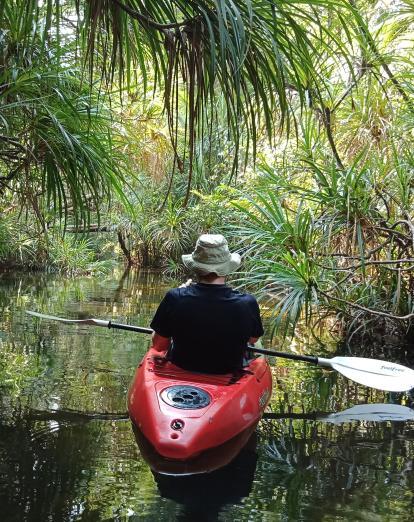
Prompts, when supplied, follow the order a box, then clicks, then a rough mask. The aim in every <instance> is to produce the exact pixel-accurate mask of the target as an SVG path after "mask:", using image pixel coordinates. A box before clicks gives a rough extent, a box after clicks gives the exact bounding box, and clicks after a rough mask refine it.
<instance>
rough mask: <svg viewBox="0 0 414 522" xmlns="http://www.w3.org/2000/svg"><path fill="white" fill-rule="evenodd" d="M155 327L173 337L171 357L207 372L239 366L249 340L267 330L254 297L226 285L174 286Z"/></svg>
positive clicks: (160, 309) (183, 366)
mask: <svg viewBox="0 0 414 522" xmlns="http://www.w3.org/2000/svg"><path fill="white" fill-rule="evenodd" d="M151 327H152V328H153V329H154V330H155V331H156V332H157V333H159V334H160V335H162V336H163V337H168V338H172V347H171V350H170V359H171V361H172V362H174V363H175V364H177V365H178V366H181V367H182V368H185V369H188V370H193V371H200V372H208V373H226V372H229V371H232V370H234V369H236V368H239V367H241V364H242V358H243V354H244V351H245V349H246V346H247V343H248V341H249V339H251V338H252V337H260V336H261V335H262V334H263V330H262V326H261V322H260V315H259V310H258V305H257V302H256V299H255V298H254V297H253V296H251V295H249V294H243V293H241V292H237V291H235V290H233V289H232V288H230V287H229V286H227V285H225V284H206V283H196V284H192V285H190V286H187V287H184V288H176V289H174V290H170V291H169V292H168V293H167V295H166V296H165V298H164V301H163V303H162V305H161V306H160V307H159V309H158V311H157V313H156V315H155V317H154V319H153V321H152V323H151Z"/></svg>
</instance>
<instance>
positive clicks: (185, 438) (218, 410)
mask: <svg viewBox="0 0 414 522" xmlns="http://www.w3.org/2000/svg"><path fill="white" fill-rule="evenodd" d="M271 391H272V378H271V372H270V368H269V365H268V363H267V360H266V359H264V358H263V357H258V358H255V359H252V360H251V361H250V362H249V365H248V366H247V367H246V368H244V369H243V370H241V371H240V372H238V373H237V374H224V375H212V374H203V373H192V372H189V371H186V370H183V369H182V368H179V367H178V366H175V365H174V364H172V363H171V362H169V361H167V360H166V359H165V358H164V357H160V354H159V352H156V351H155V350H153V349H150V350H149V352H148V353H147V354H146V355H145V357H144V358H143V360H142V362H141V364H140V366H139V367H138V369H137V372H136V374H135V378H134V380H133V382H132V384H131V387H130V390H129V394H128V410H129V414H130V417H131V420H132V421H133V422H134V424H135V425H136V426H137V428H138V429H139V430H140V431H141V432H142V434H143V435H144V436H145V438H146V439H147V440H148V441H149V442H150V443H151V445H152V446H153V447H154V449H155V450H156V451H157V453H159V454H160V455H161V456H163V457H166V458H169V459H174V460H181V461H184V460H188V459H192V458H194V457H196V456H198V455H200V454H201V453H203V452H204V451H206V450H209V449H211V448H216V447H218V446H221V445H222V444H224V443H226V442H228V441H229V440H231V439H233V438H234V437H237V436H239V435H240V434H241V433H242V432H244V431H245V430H247V429H248V428H251V427H253V426H255V425H256V424H257V423H258V421H259V420H260V419H261V417H262V414H263V411H264V409H265V408H266V406H267V404H268V402H269V399H270V395H271Z"/></svg>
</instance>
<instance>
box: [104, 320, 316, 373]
mask: <svg viewBox="0 0 414 522" xmlns="http://www.w3.org/2000/svg"><path fill="white" fill-rule="evenodd" d="M107 326H108V328H116V329H118V330H129V331H131V332H140V333H147V334H152V333H153V330H151V328H145V327H143V326H132V325H129V324H121V323H113V322H112V321H108V325H107ZM248 350H249V351H250V352H254V353H260V354H262V355H270V356H273V357H281V358H283V359H293V360H294V361H304V362H308V363H312V364H318V358H317V357H315V356H312V355H297V354H295V353H285V352H277V351H275V350H265V349H264V348H255V347H254V346H249V347H248Z"/></svg>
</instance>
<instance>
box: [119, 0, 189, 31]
mask: <svg viewBox="0 0 414 522" xmlns="http://www.w3.org/2000/svg"><path fill="white" fill-rule="evenodd" d="M112 2H113V3H114V4H116V5H117V6H118V7H120V8H121V9H122V10H123V11H125V12H126V13H128V14H129V15H130V16H132V18H135V19H136V20H138V21H139V22H141V23H142V24H145V25H149V26H150V27H152V28H153V29H157V30H158V31H165V30H167V29H178V28H180V27H186V26H188V25H190V24H191V23H192V22H193V21H194V20H195V18H189V19H188V20H184V21H183V22H171V23H169V24H160V23H158V22H156V21H155V20H152V18H149V17H148V16H146V15H144V14H142V13H140V12H139V11H136V10H135V9H132V8H131V7H129V6H128V5H125V4H123V3H122V2H120V1H119V0H112Z"/></svg>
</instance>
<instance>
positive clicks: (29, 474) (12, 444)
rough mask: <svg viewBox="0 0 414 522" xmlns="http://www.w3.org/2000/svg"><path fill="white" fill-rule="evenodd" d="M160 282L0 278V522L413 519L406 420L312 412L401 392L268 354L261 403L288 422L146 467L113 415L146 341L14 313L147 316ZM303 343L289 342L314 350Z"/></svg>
mask: <svg viewBox="0 0 414 522" xmlns="http://www.w3.org/2000/svg"><path fill="white" fill-rule="evenodd" d="M166 288H167V286H166V284H165V283H164V284H163V283H162V282H161V280H160V278H159V277H158V276H156V275H154V274H137V273H132V272H131V273H129V274H123V272H122V271H119V272H116V273H114V274H112V275H111V276H110V277H102V278H77V279H73V280H68V279H64V278H59V277H55V276H45V275H39V274H37V275H19V274H16V273H4V274H1V277H0V310H1V315H0V406H1V410H0V520H1V521H5V522H6V521H7V522H8V521H19V522H20V521H41V522H43V521H53V522H55V521H56V522H57V521H71V520H73V521H75V520H91V521H101V520H131V521H133V520H148V521H151V520H154V521H163V520H165V521H167V520H189V521H190V520H191V521H193V520H194V521H199V520H229V521H230V520H231V521H239V520H240V521H286V520H292V521H294V520H304V521H319V520H321V521H322V520H323V521H334V520H335V521H338V520H352V521H353V520H366V521H384V520H385V521H409V520H413V519H414V492H413V487H414V472H413V469H412V468H413V458H414V421H412V420H411V421H407V422H390V421H388V422H372V421H360V422H344V423H338V424H333V423H331V422H327V420H326V418H325V420H324V419H323V416H321V415H319V416H318V415H313V412H338V411H342V410H345V409H347V408H349V407H351V406H354V405H356V404H364V403H385V402H394V403H399V404H406V405H410V399H409V397H407V396H405V395H404V394H398V395H395V394H394V395H392V396H391V395H390V394H386V393H382V392H378V391H373V390H369V389H367V388H364V387H363V386H358V385H355V384H352V383H349V382H347V381H346V380H345V379H344V378H342V377H340V376H337V375H336V374H334V373H325V372H322V371H321V370H320V369H317V368H315V369H314V368H311V367H309V366H306V365H304V364H300V363H294V362H287V361H278V367H277V368H275V371H274V374H275V392H274V395H273V400H272V409H273V412H274V413H275V414H276V415H279V414H281V413H284V414H285V416H286V417H288V418H285V419H273V420H263V421H262V422H261V423H260V425H259V428H258V430H257V432H256V434H255V437H253V439H252V440H251V441H250V442H249V444H248V445H247V447H246V448H245V449H244V451H243V452H242V453H241V454H240V455H239V457H238V458H237V459H236V460H235V461H234V462H233V463H232V464H231V465H230V466H228V467H226V468H223V469H221V470H219V471H217V472H213V473H211V474H208V475H205V476H197V477H166V476H161V475H156V474H154V473H153V472H151V470H150V468H149V467H148V465H147V464H146V462H145V461H144V460H143V459H142V457H141V456H140V453H139V450H138V448H137V445H136V442H135V438H134V435H133V431H132V429H131V425H130V422H129V421H128V420H127V419H125V418H124V415H125V412H126V394H127V389H128V385H129V382H130V380H131V378H132V376H133V373H134V370H135V367H136V365H137V363H138V362H139V360H140V358H141V356H142V355H143V353H144V352H145V350H146V349H147V347H148V344H149V338H148V337H147V336H146V335H143V334H134V333H128V332H121V331H110V330H106V329H103V328H93V327H89V326H84V327H79V326H70V325H62V324H58V323H53V322H48V321H38V320H34V319H33V318H31V317H29V316H27V315H26V314H25V313H24V310H26V309H29V310H37V311H40V312H43V313H48V314H54V315H60V316H63V317H68V318H80V317H88V316H89V317H90V316H92V317H98V318H105V319H109V318H112V319H114V320H116V321H118V322H127V323H131V324H138V325H143V326H147V325H148V323H149V321H150V318H151V316H152V314H153V313H154V311H155V308H156V306H157V304H158V302H159V300H160V298H161V296H162V295H163V293H164V292H165V290H166ZM307 339H308V338H307V336H306V335H305V334H303V336H299V337H298V338H297V339H296V340H295V343H293V344H292V347H291V348H292V349H295V350H297V351H306V352H308V353H311V352H314V353H315V352H316V353H317V352H318V351H319V352H320V348H318V347H316V346H309V345H308V340H307ZM289 415H291V418H289ZM306 417H309V418H306ZM318 417H319V420H318Z"/></svg>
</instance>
